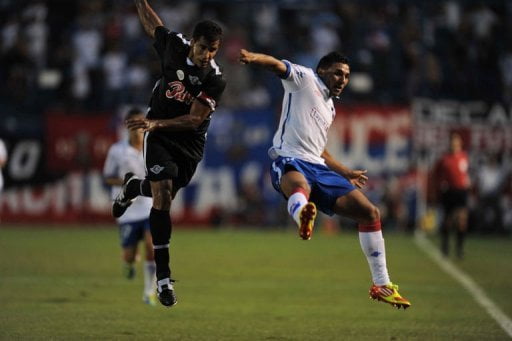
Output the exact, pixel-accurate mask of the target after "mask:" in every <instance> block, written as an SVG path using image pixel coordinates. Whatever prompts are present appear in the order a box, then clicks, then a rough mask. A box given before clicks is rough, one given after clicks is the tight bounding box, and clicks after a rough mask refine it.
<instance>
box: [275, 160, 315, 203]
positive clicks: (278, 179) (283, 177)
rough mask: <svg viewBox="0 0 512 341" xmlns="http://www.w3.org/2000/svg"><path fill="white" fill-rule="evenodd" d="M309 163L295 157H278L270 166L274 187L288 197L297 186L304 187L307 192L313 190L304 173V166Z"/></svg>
mask: <svg viewBox="0 0 512 341" xmlns="http://www.w3.org/2000/svg"><path fill="white" fill-rule="evenodd" d="M304 167H307V165H306V164H305V163H304V162H302V161H300V160H298V159H295V158H290V157H278V158H277V159H275V160H274V161H273V162H272V165H271V167H270V177H271V180H272V186H273V187H274V189H275V190H276V191H278V192H280V193H281V194H283V195H284V196H285V198H288V197H289V196H290V195H291V194H292V193H293V190H295V189H296V188H297V187H300V188H302V189H304V190H305V191H306V192H307V193H310V192H311V187H310V185H309V182H308V180H307V177H306V176H305V175H304V173H305V171H307V170H304V169H303V168H304Z"/></svg>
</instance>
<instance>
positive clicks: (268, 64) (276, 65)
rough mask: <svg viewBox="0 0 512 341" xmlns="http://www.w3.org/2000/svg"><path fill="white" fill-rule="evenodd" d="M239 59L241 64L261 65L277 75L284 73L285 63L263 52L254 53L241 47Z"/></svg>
mask: <svg viewBox="0 0 512 341" xmlns="http://www.w3.org/2000/svg"><path fill="white" fill-rule="evenodd" d="M239 60H240V63H242V64H256V65H259V66H263V67H264V68H266V69H267V70H269V71H272V72H273V73H275V74H276V75H278V76H283V75H284V74H285V73H286V64H285V63H284V62H283V61H281V60H279V59H277V58H274V57H272V56H269V55H266V54H263V53H255V52H250V51H247V50H245V49H241V50H240V58H239Z"/></svg>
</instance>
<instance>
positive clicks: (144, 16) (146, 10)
mask: <svg viewBox="0 0 512 341" xmlns="http://www.w3.org/2000/svg"><path fill="white" fill-rule="evenodd" d="M135 7H137V13H138V14H139V19H140V22H141V23H142V27H144V31H146V33H147V34H148V35H149V36H150V37H151V38H153V39H154V38H155V29H156V28H157V27H158V26H163V25H164V24H163V23H162V20H161V19H160V18H159V17H158V15H157V14H156V13H155V11H154V10H153V8H151V6H149V4H148V2H147V0H135Z"/></svg>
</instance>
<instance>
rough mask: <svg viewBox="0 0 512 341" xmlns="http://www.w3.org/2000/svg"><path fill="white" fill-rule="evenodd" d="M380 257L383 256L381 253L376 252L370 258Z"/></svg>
mask: <svg viewBox="0 0 512 341" xmlns="http://www.w3.org/2000/svg"><path fill="white" fill-rule="evenodd" d="M380 255H381V253H380V252H379V251H375V252H372V253H371V254H370V256H372V257H379V256H380Z"/></svg>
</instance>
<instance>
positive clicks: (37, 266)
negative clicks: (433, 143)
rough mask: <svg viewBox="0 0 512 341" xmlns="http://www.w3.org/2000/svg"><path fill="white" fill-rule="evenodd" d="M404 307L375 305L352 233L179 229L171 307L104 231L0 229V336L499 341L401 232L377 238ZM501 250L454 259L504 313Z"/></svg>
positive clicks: (493, 242) (510, 265)
mask: <svg viewBox="0 0 512 341" xmlns="http://www.w3.org/2000/svg"><path fill="white" fill-rule="evenodd" d="M385 237H386V246H387V258H388V267H389V269H390V273H391V277H392V280H393V281H395V282H396V283H398V284H399V285H400V289H401V290H400V291H401V292H402V294H403V295H404V296H406V297H407V298H409V299H410V300H411V302H412V307H411V308H410V309H408V310H406V311H403V310H396V309H394V308H392V307H391V306H388V305H386V304H383V303H379V302H376V301H372V300H370V299H369V298H368V295H367V292H368V289H369V286H370V275H369V270H368V265H367V263H366V260H365V258H364V257H363V254H362V252H361V250H360V247H359V241H358V239H357V234H356V233H352V232H347V233H341V234H338V235H325V234H322V233H318V232H317V233H316V234H315V235H314V236H313V239H312V240H310V241H307V242H305V241H302V240H300V239H299V238H298V236H297V235H296V234H295V232H292V231H286V232H269V231H257V230H254V229H252V230H244V229H237V230H233V229H221V230H218V231H214V230H185V229H176V230H175V231H174V233H173V239H172V241H171V245H172V246H171V247H172V249H171V260H172V264H173V277H175V278H176V279H177V280H178V282H177V284H176V286H175V287H176V292H177V295H178V304H177V305H176V306H175V307H173V308H171V309H167V308H164V307H161V306H157V307H151V306H148V305H145V304H143V303H142V300H141V292H142V278H141V268H140V264H138V273H137V277H136V278H135V279H134V280H132V281H129V280H127V279H124V278H123V277H122V276H121V261H120V248H119V246H118V236H117V229H116V227H115V226H114V225H112V226H111V227H107V228H105V227H103V228H67V229H64V228H48V227H44V226H42V227H34V228H20V227H12V226H5V225H3V226H2V227H1V228H0V339H1V340H12V339H23V340H25V339H44V340H47V339H61V340H77V339H91V340H123V339H125V340H149V339H152V340H484V339H485V340H503V339H507V335H506V334H505V332H504V331H503V330H502V329H501V328H500V327H499V326H498V324H497V323H496V322H495V321H494V320H493V319H492V318H491V317H490V316H489V315H488V314H487V313H486V312H485V310H483V309H482V308H481V307H480V306H479V305H478V304H477V303H475V301H474V299H473V298H472V297H471V296H470V294H469V293H467V292H466V291H465V290H464V289H463V288H462V287H461V286H460V285H459V284H458V283H457V282H456V281H455V280H454V279H452V278H451V277H450V276H448V275H447V274H445V273H444V272H442V271H441V270H440V269H439V268H438V266H437V265H436V264H435V263H434V262H432V261H431V260H430V259H429V258H428V257H427V256H426V255H425V254H424V253H423V252H422V251H421V250H420V249H419V248H418V247H417V246H416V244H415V243H414V240H413V238H412V237H410V236H405V235H400V234H393V233H388V234H385ZM511 246H512V242H511V240H510V239H498V238H477V237H472V238H470V239H469V241H468V244H467V255H466V258H465V259H464V260H463V261H458V262H455V263H456V265H457V266H458V267H460V268H461V269H463V270H464V271H465V272H466V273H468V274H470V276H471V277H472V278H473V279H474V280H475V281H476V282H477V283H478V284H479V285H480V286H481V287H482V288H483V289H484V290H485V292H486V293H487V294H488V295H489V297H490V298H491V299H492V300H493V301H494V302H496V303H497V304H498V306H499V307H500V308H501V309H502V310H503V311H504V312H505V313H506V314H507V315H508V316H509V317H510V316H512V299H511V298H510V294H509V292H510V288H512V275H511V273H512V262H511V258H512V247H511Z"/></svg>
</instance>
